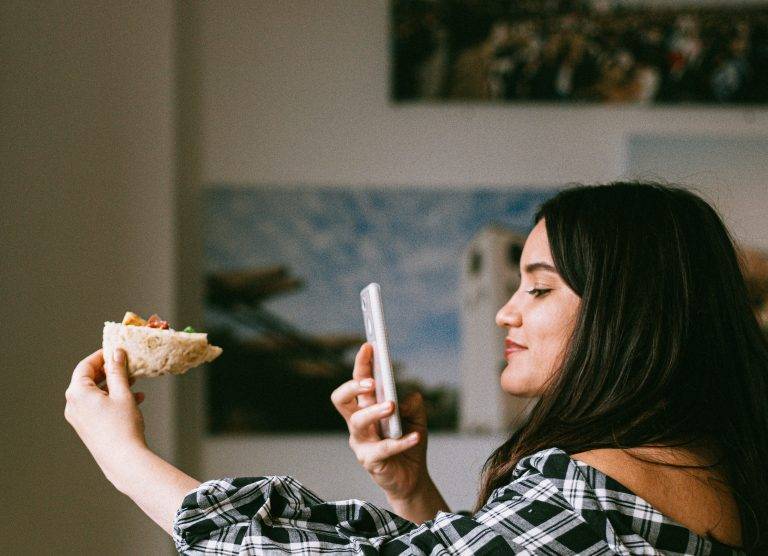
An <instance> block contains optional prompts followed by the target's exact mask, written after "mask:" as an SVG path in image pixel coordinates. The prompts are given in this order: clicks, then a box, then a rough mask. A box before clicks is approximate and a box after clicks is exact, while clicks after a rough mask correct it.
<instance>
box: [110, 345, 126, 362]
mask: <svg viewBox="0 0 768 556" xmlns="http://www.w3.org/2000/svg"><path fill="white" fill-rule="evenodd" d="M112 360H113V361H114V362H115V363H117V364H118V365H122V364H123V363H125V353H124V352H123V350H122V349H116V350H115V353H114V354H112Z"/></svg>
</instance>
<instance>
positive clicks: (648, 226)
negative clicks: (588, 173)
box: [475, 182, 768, 553]
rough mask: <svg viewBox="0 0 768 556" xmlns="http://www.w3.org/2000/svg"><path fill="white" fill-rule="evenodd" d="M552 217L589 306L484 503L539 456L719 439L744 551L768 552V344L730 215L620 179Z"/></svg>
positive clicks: (574, 194)
mask: <svg viewBox="0 0 768 556" xmlns="http://www.w3.org/2000/svg"><path fill="white" fill-rule="evenodd" d="M542 218H543V219H544V220H545V225H546V230H547V235H548V237H549V244H550V250H551V252H552V257H553V260H554V263H555V267H556V268H557V270H558V272H559V274H560V276H561V277H562V279H563V280H564V281H565V283H566V284H568V286H569V287H570V288H571V289H572V290H573V291H574V292H575V293H576V294H577V295H578V296H579V297H580V298H581V306H580V309H579V314H578V316H577V321H576V326H575V328H574V330H573V333H572V335H571V338H570V341H569V342H568V344H567V347H566V349H565V352H564V357H563V362H562V364H561V366H560V368H559V370H558V372H557V373H555V374H554V375H553V377H552V379H551V380H550V382H549V384H547V386H546V387H545V391H544V392H543V393H542V395H541V397H540V398H539V400H538V402H536V405H535V406H534V407H533V409H532V410H531V413H530V417H529V419H528V420H527V422H526V423H525V424H524V425H523V426H522V427H521V428H520V429H519V430H517V431H516V432H515V433H514V434H512V436H511V437H510V438H509V439H508V440H507V441H506V442H505V443H504V444H502V445H501V446H500V447H499V448H497V449H496V450H495V451H494V452H493V453H492V454H491V456H490V457H489V458H488V460H487V461H486V462H485V466H484V467H483V474H482V479H481V487H480V493H479V497H478V501H477V506H476V508H475V509H476V511H477V510H479V508H480V507H482V505H483V504H484V503H485V501H486V500H487V499H488V498H489V497H490V495H491V493H492V492H493V491H494V490H495V489H496V488H499V487H501V486H504V485H505V484H507V483H508V482H509V481H510V478H511V475H512V472H513V470H514V468H515V466H516V465H517V463H518V462H519V461H520V459H521V458H523V457H526V456H529V455H531V454H533V453H535V452H537V451H539V450H543V449H547V448H552V447H557V448H560V449H562V450H564V451H565V452H566V453H568V454H575V453H578V452H583V451H586V450H594V449H597V448H621V449H627V448H635V447H641V446H646V447H648V446H651V447H681V446H691V447H694V446H695V447H706V448H707V450H708V451H709V452H710V453H712V454H716V455H717V457H716V458H715V460H714V461H712V462H711V463H707V464H705V465H703V466H700V467H716V468H717V469H718V470H719V471H720V472H721V473H722V474H723V475H724V477H725V478H726V480H727V483H728V487H729V488H730V490H731V492H732V494H733V495H734V497H735V499H736V501H737V502H738V504H739V509H740V516H741V524H742V539H743V542H742V546H743V548H744V549H745V550H748V551H750V552H760V553H764V552H766V551H768V481H766V480H765V469H766V466H768V340H767V339H766V336H765V335H764V333H763V332H762V331H761V329H760V326H759V324H758V322H757V319H756V317H755V313H754V312H753V309H752V307H751V305H750V302H749V296H748V294H747V288H746V286H745V282H744V276H743V274H742V269H741V265H740V261H739V256H738V254H737V251H736V249H735V247H734V242H733V240H732V238H731V236H730V235H729V233H728V231H727V229H726V227H725V226H724V224H723V222H722V220H721V218H720V216H719V215H718V214H717V212H716V211H715V210H714V209H713V208H712V207H711V206H710V205H709V204H708V203H707V202H705V201H704V200H702V199H701V198H700V197H699V196H697V195H696V194H694V193H692V192H690V191H688V190H686V189H683V188H681V187H674V186H669V185H664V184H657V183H636V182H631V183H630V182H619V183H612V184H608V185H597V186H577V187H572V188H569V189H565V190H563V191H561V192H560V193H558V194H557V195H556V196H555V197H553V198H551V199H550V200H548V201H547V202H545V203H544V204H543V205H542V206H541V207H540V209H539V210H538V212H537V214H536V216H535V222H538V221H539V220H541V219H542ZM680 467H686V466H680ZM687 467H694V466H687Z"/></svg>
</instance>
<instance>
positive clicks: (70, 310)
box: [0, 0, 175, 555]
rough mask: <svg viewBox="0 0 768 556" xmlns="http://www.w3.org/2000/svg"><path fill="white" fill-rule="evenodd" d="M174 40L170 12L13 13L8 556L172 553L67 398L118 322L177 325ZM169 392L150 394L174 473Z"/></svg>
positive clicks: (7, 99) (1, 309)
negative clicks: (108, 473)
mask: <svg viewBox="0 0 768 556" xmlns="http://www.w3.org/2000/svg"><path fill="white" fill-rule="evenodd" d="M174 26H175V14H174V4H173V3H172V2H132V3H123V2H107V3H104V2H85V1H79V2H29V1H27V0H21V1H8V0H6V1H4V2H2V3H0V36H2V48H0V56H2V68H3V69H2V72H0V75H1V77H0V79H2V94H1V97H0V98H2V103H1V104H0V106H1V112H0V118H1V120H0V129H2V136H3V139H2V144H3V148H2V149H1V152H2V154H0V161H2V162H0V164H1V166H0V168H2V170H1V171H0V179H1V180H2V203H1V204H0V249H1V250H2V255H1V258H0V260H1V261H2V270H0V298H1V300H0V326H1V327H2V333H1V334H0V342H1V343H2V345H1V346H0V354H2V355H1V357H2V371H3V387H2V389H0V408H2V416H3V417H2V425H3V426H2V427H1V429H0V430H2V432H0V434H1V435H2V441H1V442H0V445H2V450H0V460H1V461H2V463H1V464H0V468H1V469H2V470H3V495H2V501H3V510H2V511H1V512H0V513H2V515H3V517H2V519H0V538H2V548H0V552H2V553H3V554H14V555H17V554H18V555H21V554H78V555H82V554H93V555H97V554H98V555H102V554H110V555H112V554H164V553H165V554H170V553H172V550H171V548H172V543H171V541H170V537H168V536H167V535H166V534H165V533H163V531H162V530H161V529H160V528H159V527H157V526H156V525H155V524H154V523H153V522H151V521H150V520H149V519H147V518H146V517H145V516H144V514H143V513H142V512H141V511H140V510H139V509H138V508H136V507H135V506H134V504H133V503H132V502H131V501H130V500H129V499H128V498H127V497H124V496H123V495H121V494H119V493H118V492H117V491H116V490H115V489H114V488H113V487H112V485H110V484H109V483H108V482H107V480H106V479H105V478H104V476H103V474H102V473H101V471H100V470H99V469H98V467H97V466H96V464H95V463H94V461H93V459H92V458H91V456H90V454H89V453H88V452H87V451H86V449H85V447H84V446H83V444H82V443H81V442H80V440H79V438H77V436H76V434H75V432H74V430H73V429H72V428H71V427H70V425H69V424H68V423H67V422H66V421H65V420H64V405H65V400H64V391H65V390H66V388H67V385H68V383H69V380H70V377H71V373H72V370H73V368H74V366H75V364H76V363H77V361H79V360H80V359H81V358H82V357H84V356H85V355H87V354H89V353H91V352H92V351H94V350H96V349H98V348H99V347H100V346H101V329H102V326H103V323H104V321H105V320H114V319H119V318H121V317H122V314H123V312H124V311H125V310H126V309H132V310H135V311H137V312H145V313H146V312H149V311H157V312H158V313H160V314H161V315H168V316H169V317H172V315H173V313H174V291H173V272H174V256H173V255H174V252H173V249H174V245H173V231H174V210H173V197H172V186H173V181H174V172H175V170H174V141H173V140H174V127H173V117H174V104H173V93H174V91H173V79H174V68H173V53H174V42H173V41H174ZM171 385H172V383H171V382H170V381H168V380H157V381H152V382H150V381H147V383H146V384H142V383H141V382H140V383H139V384H137V386H140V389H141V390H143V391H145V392H146V394H147V400H146V402H145V403H144V404H143V405H142V408H143V410H144V414H145V418H146V426H147V430H148V441H149V444H150V446H152V447H153V448H154V449H155V450H156V451H157V452H158V453H160V454H161V455H163V456H165V457H168V458H172V457H173V449H174V446H173V443H174V442H173V441H174V436H175V432H174V427H173V422H172V419H171V417H172V413H171V412H172V404H171V402H172V399H171V394H172V391H171V388H170V387H171ZM134 389H135V388H134Z"/></svg>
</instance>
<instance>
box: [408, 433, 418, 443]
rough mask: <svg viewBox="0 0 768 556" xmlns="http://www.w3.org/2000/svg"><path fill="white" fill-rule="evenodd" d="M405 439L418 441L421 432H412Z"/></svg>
mask: <svg viewBox="0 0 768 556" xmlns="http://www.w3.org/2000/svg"><path fill="white" fill-rule="evenodd" d="M405 439H406V440H407V441H408V442H416V441H417V440H418V439H419V433H417V432H412V433H411V434H409V435H408V436H406V437H405Z"/></svg>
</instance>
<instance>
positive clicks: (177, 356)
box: [102, 322, 222, 378]
mask: <svg viewBox="0 0 768 556" xmlns="http://www.w3.org/2000/svg"><path fill="white" fill-rule="evenodd" d="M102 347H103V349H104V360H105V361H110V360H111V358H112V354H113V353H114V350H115V348H122V349H123V350H125V353H126V360H127V365H128V374H129V376H131V377H136V378H138V377H154V376H160V375H164V374H175V375H178V374H184V373H186V372H187V371H188V370H189V369H192V368H193V367H197V366H198V365H202V364H203V363H208V362H210V361H213V360H214V359H216V358H217V357H218V356H219V355H221V352H222V349H221V348H220V347H217V346H213V345H211V344H209V343H208V334H205V333H203V332H180V331H176V330H172V329H162V328H150V327H149V326H136V325H131V324H129V325H126V324H121V323H119V322H105V323H104V335H103V339H102Z"/></svg>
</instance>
